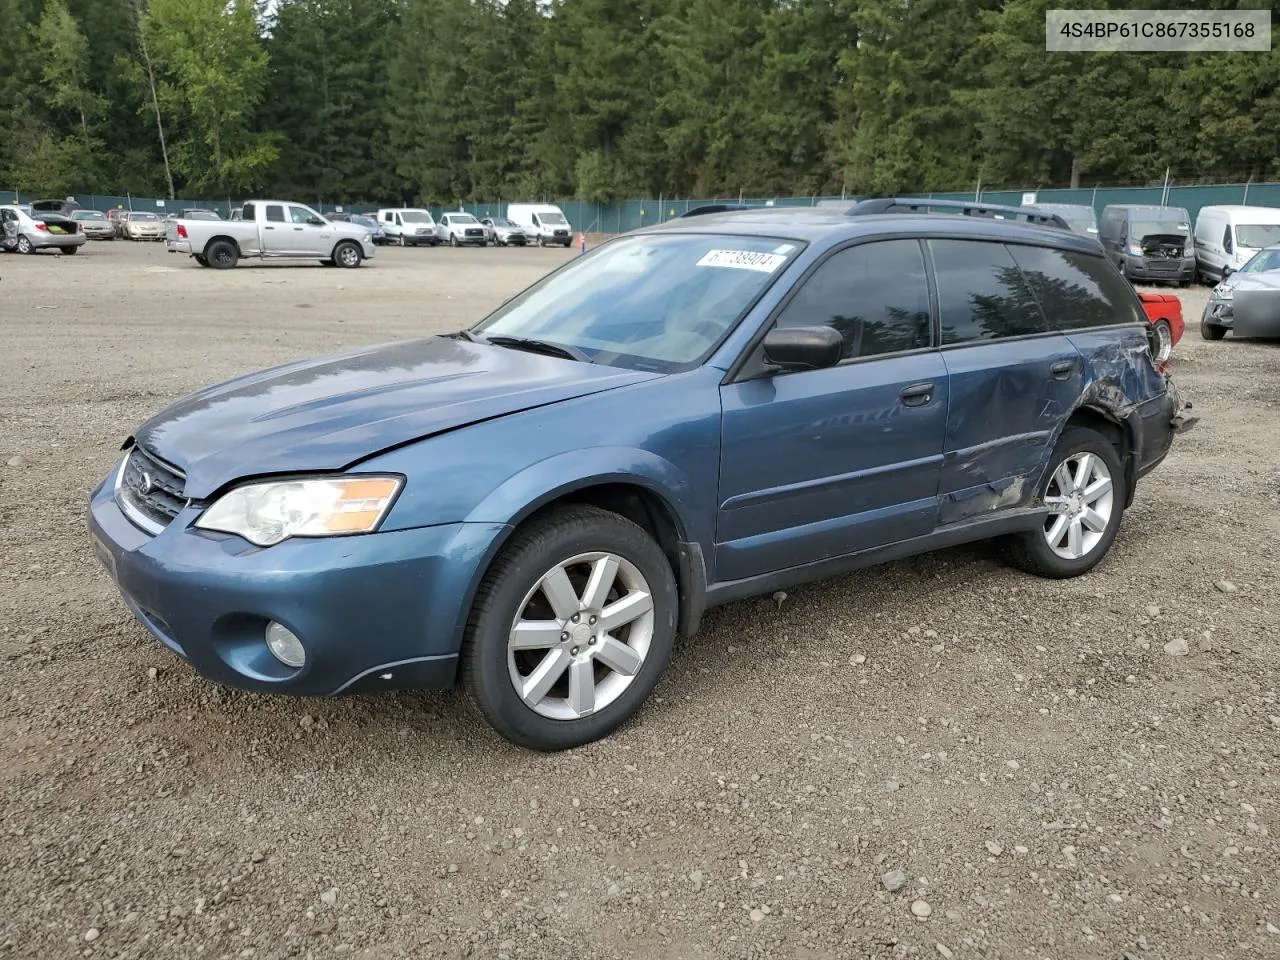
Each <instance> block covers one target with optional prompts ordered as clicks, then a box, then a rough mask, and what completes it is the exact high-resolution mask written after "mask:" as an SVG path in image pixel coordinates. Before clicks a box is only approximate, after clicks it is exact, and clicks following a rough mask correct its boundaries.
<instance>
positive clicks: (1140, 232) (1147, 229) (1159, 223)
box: [1129, 220, 1191, 240]
mask: <svg viewBox="0 0 1280 960" xmlns="http://www.w3.org/2000/svg"><path fill="white" fill-rule="evenodd" d="M1158 233H1163V234H1179V233H1180V234H1182V235H1184V236H1189V235H1190V233H1191V224H1190V223H1189V222H1187V221H1186V220H1133V221H1131V222H1130V223H1129V235H1130V236H1132V237H1133V238H1134V239H1135V240H1141V239H1142V238H1143V237H1151V236H1155V235H1156V234H1158Z"/></svg>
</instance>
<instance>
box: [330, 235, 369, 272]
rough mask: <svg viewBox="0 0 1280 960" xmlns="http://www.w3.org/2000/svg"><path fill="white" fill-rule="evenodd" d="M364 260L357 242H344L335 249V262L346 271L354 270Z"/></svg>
mask: <svg viewBox="0 0 1280 960" xmlns="http://www.w3.org/2000/svg"><path fill="white" fill-rule="evenodd" d="M362 260H364V254H363V253H362V252H361V250H360V247H359V245H358V244H357V243H355V241H352V240H343V241H342V242H341V243H339V244H338V245H337V246H336V247H334V248H333V262H334V263H336V264H337V265H338V266H340V267H342V268H343V269H344V270H354V269H355V268H356V267H358V266H360V262H361V261H362Z"/></svg>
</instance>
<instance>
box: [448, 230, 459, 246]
mask: <svg viewBox="0 0 1280 960" xmlns="http://www.w3.org/2000/svg"><path fill="white" fill-rule="evenodd" d="M457 245H458V238H457V237H456V236H455V235H454V234H452V233H451V234H449V246H451V247H456V246H457Z"/></svg>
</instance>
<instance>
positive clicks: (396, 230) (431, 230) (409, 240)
mask: <svg viewBox="0 0 1280 960" xmlns="http://www.w3.org/2000/svg"><path fill="white" fill-rule="evenodd" d="M378 222H379V223H380V224H382V229H383V231H384V232H385V233H386V235H387V240H388V242H390V243H397V244H399V245H400V246H402V247H404V246H414V247H417V246H421V245H422V244H426V243H429V244H431V246H433V247H434V246H436V245H437V244H438V243H440V238H439V237H438V236H436V222H435V220H434V219H433V218H432V216H431V212H430V211H429V210H422V209H419V208H417V207H400V208H396V209H389V210H379V211H378Z"/></svg>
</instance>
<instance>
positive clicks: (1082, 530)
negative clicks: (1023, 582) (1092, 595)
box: [1006, 427, 1124, 579]
mask: <svg viewBox="0 0 1280 960" xmlns="http://www.w3.org/2000/svg"><path fill="white" fill-rule="evenodd" d="M1040 497H1041V499H1042V500H1043V502H1044V504H1045V506H1047V507H1049V513H1048V515H1047V516H1046V517H1045V519H1044V523H1043V524H1042V525H1041V526H1040V527H1039V528H1038V529H1035V530H1029V531H1027V532H1026V533H1023V534H1018V535H1017V536H1015V537H1011V538H1010V539H1009V540H1008V541H1007V542H1006V547H1007V552H1008V556H1009V560H1010V562H1012V563H1013V565H1014V566H1016V567H1018V568H1019V569H1022V570H1025V571H1027V572H1028V573H1034V574H1036V575H1038V576H1041V577H1051V578H1054V579H1064V578H1066V577H1075V576H1079V575H1080V574H1082V573H1085V572H1087V571H1089V570H1091V569H1093V567H1094V566H1096V565H1097V564H1098V563H1099V562H1100V561H1101V560H1102V558H1103V557H1105V556H1106V555H1107V553H1108V551H1110V549H1111V544H1112V543H1114V542H1115V538H1116V533H1117V532H1119V530H1120V518H1121V516H1122V515H1123V513H1124V467H1123V465H1122V464H1121V462H1120V455H1119V453H1118V452H1117V451H1116V448H1115V445H1114V444H1112V442H1111V441H1110V440H1109V439H1107V438H1106V437H1104V436H1103V435H1102V434H1100V433H1098V432H1097V431H1096V430H1090V429H1089V428H1088V427H1067V429H1066V430H1065V431H1063V434H1062V437H1061V438H1060V439H1059V440H1058V444H1057V446H1056V447H1055V448H1054V451H1053V457H1052V459H1051V460H1050V469H1049V472H1048V475H1047V476H1046V477H1045V479H1044V480H1043V481H1042V482H1041V488H1040Z"/></svg>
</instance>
